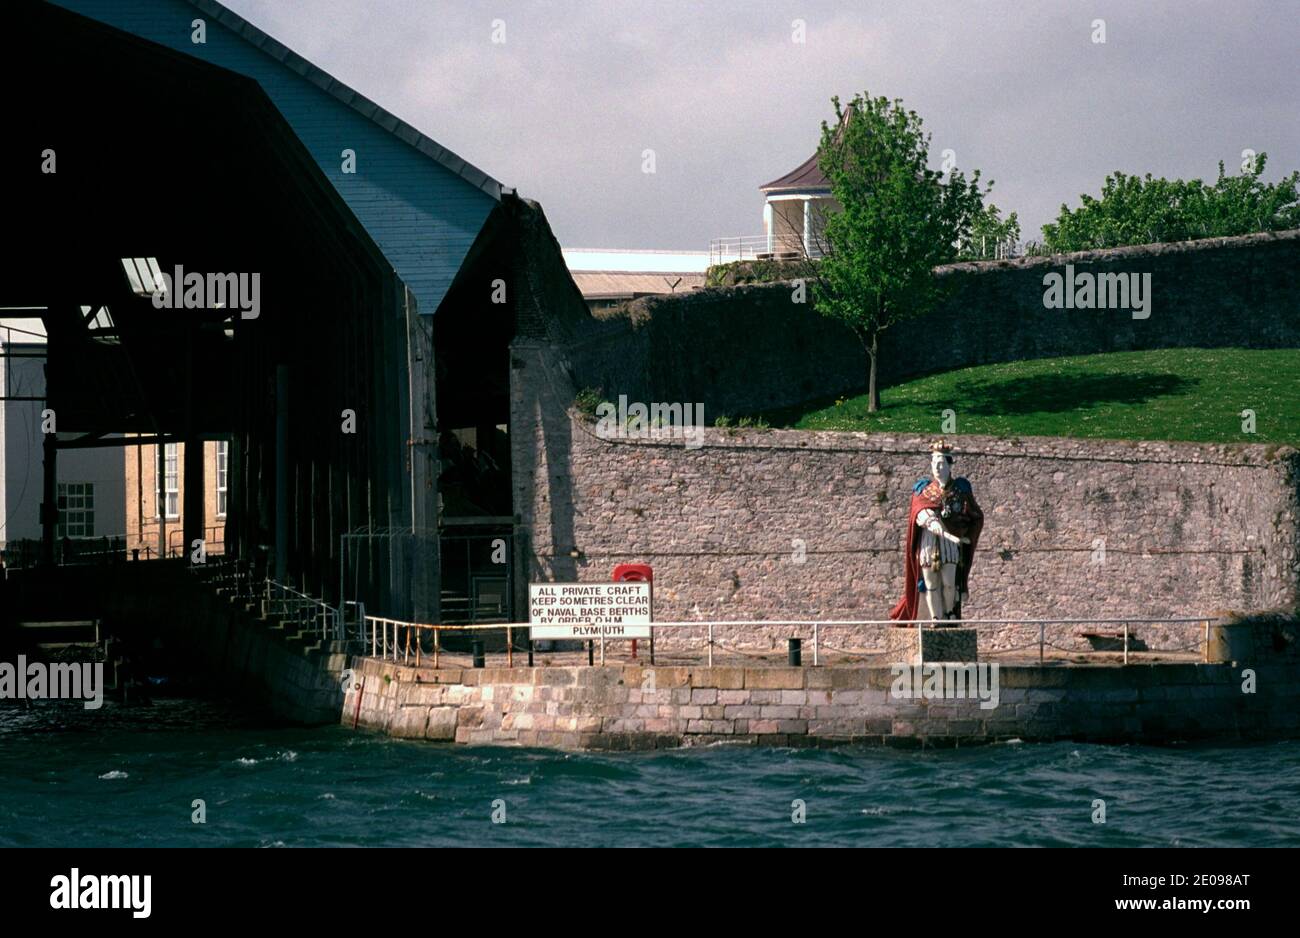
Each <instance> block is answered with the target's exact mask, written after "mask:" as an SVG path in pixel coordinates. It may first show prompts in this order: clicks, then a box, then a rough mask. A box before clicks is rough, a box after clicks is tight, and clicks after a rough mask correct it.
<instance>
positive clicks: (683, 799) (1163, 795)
mask: <svg viewBox="0 0 1300 938" xmlns="http://www.w3.org/2000/svg"><path fill="white" fill-rule="evenodd" d="M195 799H202V800H203V801H204V802H205V803H206V809H207V823H206V824H195V823H193V821H192V815H193V813H194V810H195V809H194V808H193V807H192V803H193V802H194V800H195ZM796 799H801V800H802V801H803V802H804V803H805V804H806V811H807V814H806V822H805V823H803V824H795V823H792V821H791V816H792V811H793V808H792V802H794V801H795V800H796ZM1095 799H1103V800H1104V801H1105V802H1106V823H1105V824H1095V823H1093V821H1092V817H1093V813H1094V807H1093V802H1094V800H1095ZM494 802H504V811H505V823H503V824H496V823H493V822H492V815H493V812H494ZM497 811H498V813H499V811H500V807H499V805H498V806H497ZM459 844H476V845H501V846H535V845H610V846H686V845H691V846H703V845H729V846H751V845H755V846H757V845H862V846H886V845H918V846H925V845H933V846H949V845H971V846H977V845H988V846H1005V845H1018V846H1030V845H1043V846H1046V845H1089V846H1147V845H1151V846H1188V847H1191V846H1237V845H1260V846H1283V845H1289V846H1296V845H1300V742H1288V743H1270V744H1258V745H1249V746H1202V747H1190V748H1176V749H1175V748H1170V749H1157V748H1149V747H1141V746H1094V745H1084V744H1078V743H1059V744H1050V745H1039V744H1010V745H995V746H985V747H980V748H974V749H964V750H956V751H929V752H915V751H895V750H887V749H857V748H846V749H836V750H806V749H756V748H751V747H743V746H715V747H708V748H700V749H685V750H677V751H667V752H650V753H589V754H588V753H557V752H549V751H543V750H512V749H497V748H464V747H452V746H448V745H437V744H428V743H419V742H407V741H400V740H391V739H387V738H383V737H377V736H370V735H364V734H360V733H353V732H351V731H350V730H348V729H345V728H342V727H330V728H324V729H315V730H301V729H283V728H266V727H260V726H258V725H256V724H255V723H252V722H250V721H249V720H248V719H247V718H246V717H244V716H241V715H240V714H238V713H236V712H233V711H230V710H227V709H224V708H222V707H220V706H217V705H213V704H199V703H194V702H183V701H160V702H158V703H157V704H155V706H153V707H151V708H141V709H130V710H122V709H114V708H113V705H112V704H106V705H105V708H104V710H102V711H100V712H99V713H85V712H82V711H79V710H76V709H75V705H69V704H62V705H58V704H45V705H44V706H38V707H37V708H35V709H33V710H30V711H22V710H17V709H15V708H12V707H6V708H3V709H0V845H2V846H27V845H49V846H130V845H141V846H144V845H178V846H198V845H234V846H268V847H269V846H290V847H296V846H318V845H319V846H345V845H390V846H405V845H418V846H448V845H459Z"/></svg>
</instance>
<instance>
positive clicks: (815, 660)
mask: <svg viewBox="0 0 1300 938" xmlns="http://www.w3.org/2000/svg"><path fill="white" fill-rule="evenodd" d="M818 663H819V662H818V660H817V623H816V622H814V623H813V667H814V668H815V667H817V665H818Z"/></svg>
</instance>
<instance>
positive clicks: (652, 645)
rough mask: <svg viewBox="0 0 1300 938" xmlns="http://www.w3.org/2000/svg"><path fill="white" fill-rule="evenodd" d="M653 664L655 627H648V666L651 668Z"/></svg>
mask: <svg viewBox="0 0 1300 938" xmlns="http://www.w3.org/2000/svg"><path fill="white" fill-rule="evenodd" d="M654 663H655V627H654V626H653V625H652V626H650V665H651V667H653V666H654Z"/></svg>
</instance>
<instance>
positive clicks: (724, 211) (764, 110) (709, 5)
mask: <svg viewBox="0 0 1300 938" xmlns="http://www.w3.org/2000/svg"><path fill="white" fill-rule="evenodd" d="M224 2H225V3H226V5H227V6H229V7H231V8H232V9H234V10H235V11H236V12H238V13H239V14H240V15H242V16H244V17H245V18H246V19H248V20H250V21H252V22H253V23H254V24H255V25H257V26H258V27H260V28H262V29H263V30H264V31H266V32H269V33H270V34H271V35H272V36H274V37H275V38H277V39H279V40H280V41H281V42H283V43H285V44H286V45H288V46H289V47H290V48H292V49H293V50H294V51H296V52H298V53H299V54H301V55H303V56H305V57H306V58H308V59H310V60H311V61H312V62H314V63H315V64H317V65H318V66H320V67H322V68H324V69H325V70H326V71H327V72H329V73H330V74H332V75H334V76H335V77H336V78H338V79H339V80H340V81H342V82H344V83H346V84H348V85H350V86H351V87H353V88H355V89H356V90H357V91H359V92H361V93H362V94H364V95H366V96H367V97H369V98H370V99H372V100H374V101H376V102H377V103H379V104H380V105H382V106H383V107H384V108H386V109H387V110H389V111H391V112H393V113H394V114H396V115H397V116H398V117H401V118H402V119H403V120H406V121H407V122H409V123H411V124H412V125H414V126H415V127H417V128H418V129H420V130H421V131H422V132H424V133H425V134H426V135H428V136H430V137H432V138H433V139H434V140H436V141H438V142H439V143H440V144H442V145H443V146H445V147H447V148H449V149H451V150H452V151H454V152H455V153H457V154H458V155H460V156H461V157H463V158H464V159H466V160H468V161H469V162H470V163H473V164H474V165H476V166H478V167H479V168H480V169H482V170H483V171H485V172H487V173H488V174H490V175H492V176H494V177H495V178H496V179H498V180H500V181H501V183H502V184H504V185H505V186H507V187H513V188H516V189H517V190H518V191H519V194H520V195H522V196H524V197H526V198H530V199H536V200H537V201H539V202H540V203H541V204H542V207H543V208H544V209H545V211H546V214H547V217H548V218H549V220H550V222H551V226H552V228H553V229H554V231H555V233H556V236H557V237H558V238H559V240H560V243H561V244H562V245H564V246H566V247H599V248H638V249H661V250H706V249H707V248H708V244H709V240H710V239H711V238H716V237H736V236H743V235H756V234H760V233H761V232H762V230H763V223H762V204H763V202H762V195H761V194H760V193H759V191H758V187H759V186H760V185H762V184H763V183H765V182H767V181H769V180H771V179H774V178H776V177H778V176H781V175H783V174H784V173H786V172H788V171H789V170H791V169H793V168H794V167H795V166H797V165H798V164H799V163H801V162H803V160H805V159H806V158H807V157H809V156H810V155H812V153H813V152H814V151H815V150H816V147H817V142H818V139H819V133H820V126H821V122H822V121H823V120H830V119H832V118H833V114H834V111H833V108H832V105H831V97H832V96H833V95H838V96H840V98H841V99H842V100H845V101H847V100H848V99H850V98H852V96H853V95H854V94H856V93H860V92H863V91H867V92H869V93H870V94H871V95H872V96H879V95H884V96H886V97H889V98H901V99H902V100H903V102H904V104H906V105H907V106H908V107H909V108H911V109H913V110H915V111H917V113H919V114H920V116H921V117H922V119H923V120H924V122H925V128H926V130H927V131H928V132H929V133H930V134H931V135H932V141H931V149H930V154H931V163H932V165H933V166H934V167H935V168H939V165H940V163H941V162H942V160H943V156H942V154H943V151H944V150H952V151H953V155H954V158H955V161H956V165H957V167H958V168H960V169H962V170H964V171H966V172H967V173H968V174H969V173H970V172H971V171H972V170H974V169H979V170H980V171H981V179H982V180H984V181H987V180H990V179H991V180H993V181H994V186H993V190H992V194H991V195H990V196H989V201H991V202H993V203H994V204H996V205H998V206H999V207H1000V208H1001V209H1002V210H1003V212H1004V213H1006V212H1010V211H1015V212H1016V213H1017V214H1018V216H1019V219H1020V222H1021V229H1022V238H1023V239H1026V240H1028V239H1034V238H1037V237H1038V236H1039V227H1040V226H1041V225H1042V224H1043V223H1044V222H1047V221H1051V220H1053V219H1054V218H1055V217H1056V215H1057V213H1058V211H1059V209H1060V206H1061V204H1062V203H1068V204H1070V205H1071V206H1074V205H1077V204H1078V202H1079V194H1080V193H1083V192H1087V193H1092V194H1096V193H1098V192H1099V191H1100V189H1101V186H1102V184H1103V182H1104V180H1105V177H1106V175H1107V174H1108V173H1111V172H1113V171H1115V170H1122V171H1124V172H1127V173H1137V174H1144V173H1148V172H1150V173H1152V174H1153V175H1155V176H1168V177H1170V178H1175V177H1182V178H1202V179H1205V180H1207V181H1211V182H1212V181H1213V179H1214V178H1215V177H1216V175H1217V173H1218V163H1219V161H1220V160H1222V161H1224V163H1225V164H1226V168H1227V170H1228V172H1229V173H1234V172H1238V171H1239V167H1240V164H1241V162H1242V151H1243V150H1247V149H1249V150H1254V151H1256V152H1260V151H1264V152H1267V153H1268V155H1269V164H1268V169H1267V170H1266V174H1265V175H1266V178H1267V179H1269V180H1276V179H1278V178H1280V176H1282V175H1283V174H1285V173H1287V172H1290V171H1292V170H1295V169H1298V168H1300V121H1298V120H1297V116H1298V114H1300V67H1298V66H1297V64H1296V63H1297V59H1300V0H1271V2H1266V0H1232V2H1230V3H1229V2H1223V0H1206V2H1200V0H1184V2H1174V0H1168V2H1166V0H1141V2H1136V0H1120V2H1109V0H1106V2H1100V0H1047V2H1035V0H1018V2H1015V3H1003V2H978V0H950V2H944V3H932V2H918V0H898V2H884V0H750V2H746V3H739V2H721V0H708V2H704V0H653V2H646V0H642V2H629V0H599V2H591V0H551V2H545V0H490V2H479V0H364V2H362V0H224ZM1097 20H1102V21H1104V38H1105V41H1104V42H1098V41H1095V40H1096V39H1098V38H1100V35H1101V34H1100V31H1099V27H1098V26H1097V25H1095V23H1096V21H1097ZM798 22H802V24H803V28H802V37H801V38H802V40H803V41H801V42H800V41H796V40H797V39H799V38H800V36H799V27H798ZM502 39H504V41H501V40H502ZM494 40H496V41H494ZM647 150H650V151H653V169H654V172H652V173H650V172H645V171H644V169H645V168H646V157H645V151H647Z"/></svg>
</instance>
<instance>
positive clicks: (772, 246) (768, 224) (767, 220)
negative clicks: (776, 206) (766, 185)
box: [763, 201, 776, 254]
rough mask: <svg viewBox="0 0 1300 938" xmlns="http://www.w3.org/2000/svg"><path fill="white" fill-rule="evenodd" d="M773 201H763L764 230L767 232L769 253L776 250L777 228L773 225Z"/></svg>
mask: <svg viewBox="0 0 1300 938" xmlns="http://www.w3.org/2000/svg"><path fill="white" fill-rule="evenodd" d="M772 221H773V219H772V203H771V202H766V201H765V202H764V203H763V231H764V232H766V234H767V253H768V254H771V253H772V252H773V251H775V250H776V243H775V242H776V235H775V233H774V232H775V229H774V228H773V227H772Z"/></svg>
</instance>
